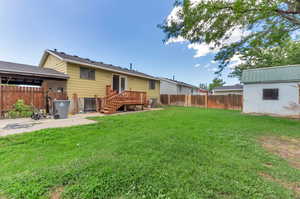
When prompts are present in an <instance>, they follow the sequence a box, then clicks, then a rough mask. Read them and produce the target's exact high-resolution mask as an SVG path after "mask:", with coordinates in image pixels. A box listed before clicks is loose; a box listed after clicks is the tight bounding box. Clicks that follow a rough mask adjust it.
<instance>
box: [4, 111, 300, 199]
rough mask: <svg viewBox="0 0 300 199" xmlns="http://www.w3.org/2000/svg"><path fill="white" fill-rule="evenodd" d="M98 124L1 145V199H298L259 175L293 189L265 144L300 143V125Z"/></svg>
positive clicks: (237, 120) (289, 172)
mask: <svg viewBox="0 0 300 199" xmlns="http://www.w3.org/2000/svg"><path fill="white" fill-rule="evenodd" d="M94 119H95V120H97V121H99V122H98V123H96V124H92V125H86V126H78V127H71V128H59V129H48V130H41V131H38V132H33V133H28V134H23V135H16V136H9V137H5V138H0V195H2V197H3V198H30V199H33V198H49V197H50V195H51V192H53V190H55V189H58V188H59V189H61V190H63V194H62V196H61V197H63V198H116V199H117V198H120V199H121V198H122V199H125V198H171V199H173V198H180V199H185V198H187V199H192V198H193V199H199V198H238V199H241V198H242V199H245V198H283V199H287V198H296V196H295V195H294V193H293V192H292V191H291V190H288V189H285V188H283V187H282V186H280V185H279V184H277V183H276V182H272V181H269V180H266V179H263V178H262V177H261V176H260V175H259V174H260V173H262V172H263V173H267V174H269V175H271V176H273V177H274V178H277V179H280V180H283V181H285V182H290V183H293V182H297V181H299V179H300V171H299V170H297V169H294V168H292V167H291V166H290V165H289V164H288V163H287V161H285V160H283V159H281V158H280V157H278V156H276V155H272V154H270V153H268V152H266V151H265V150H264V149H263V148H262V147H261V146H260V144H259V142H258V141H257V139H258V138H259V137H260V136H268V135H272V136H277V135H279V136H282V135H284V136H290V137H294V138H299V137H300V122H299V121H293V120H287V119H279V118H272V117H258V116H247V115H242V114H240V112H237V111H225V110H213V109H208V110H206V109H199V108H178V107H171V108H168V109H166V110H163V111H153V112H143V113H136V114H129V115H122V116H108V117H102V118H94ZM266 163H268V164H271V165H272V167H267V166H266ZM0 198H1V196H0Z"/></svg>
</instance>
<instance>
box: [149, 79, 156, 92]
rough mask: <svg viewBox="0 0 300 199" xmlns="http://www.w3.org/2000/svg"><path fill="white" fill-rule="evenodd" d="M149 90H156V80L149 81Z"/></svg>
mask: <svg viewBox="0 0 300 199" xmlns="http://www.w3.org/2000/svg"><path fill="white" fill-rule="evenodd" d="M149 89H152V90H154V89H155V80H149Z"/></svg>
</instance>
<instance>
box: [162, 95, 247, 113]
mask: <svg viewBox="0 0 300 199" xmlns="http://www.w3.org/2000/svg"><path fill="white" fill-rule="evenodd" d="M160 102H161V103H162V104H163V105H175V106H195V107H206V108H219V109H230V110H242V108H243V96H242V95H160Z"/></svg>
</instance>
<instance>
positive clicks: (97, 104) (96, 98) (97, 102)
mask: <svg viewBox="0 0 300 199" xmlns="http://www.w3.org/2000/svg"><path fill="white" fill-rule="evenodd" d="M95 101H96V111H97V112H100V109H99V107H100V106H99V101H98V96H97V95H95Z"/></svg>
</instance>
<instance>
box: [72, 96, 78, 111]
mask: <svg viewBox="0 0 300 199" xmlns="http://www.w3.org/2000/svg"><path fill="white" fill-rule="evenodd" d="M78 106H79V104H78V96H77V94H76V93H74V94H73V111H72V112H73V114H77V113H78V112H79V110H78V109H79V107H78Z"/></svg>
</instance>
